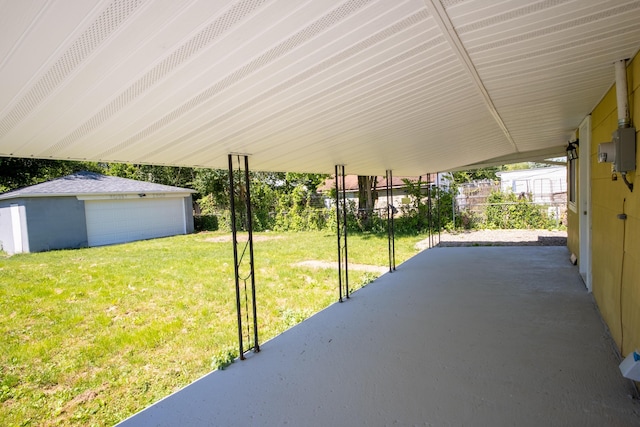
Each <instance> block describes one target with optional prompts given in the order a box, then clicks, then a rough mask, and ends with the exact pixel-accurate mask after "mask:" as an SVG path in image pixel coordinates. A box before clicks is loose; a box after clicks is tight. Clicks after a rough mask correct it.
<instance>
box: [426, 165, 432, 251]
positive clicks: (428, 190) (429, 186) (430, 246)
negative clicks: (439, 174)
mask: <svg viewBox="0 0 640 427" xmlns="http://www.w3.org/2000/svg"><path fill="white" fill-rule="evenodd" d="M427 196H428V197H427V229H428V230H429V248H432V247H433V232H432V227H433V223H432V215H431V174H430V173H428V174H427Z"/></svg>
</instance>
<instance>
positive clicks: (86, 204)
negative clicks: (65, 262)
mask: <svg viewBox="0 0 640 427" xmlns="http://www.w3.org/2000/svg"><path fill="white" fill-rule="evenodd" d="M192 193H195V191H194V190H191V189H187V188H179V187H171V186H168V185H161V184H154V183H150V182H143V181H135V180H132V179H125V178H118V177H113V176H105V175H100V174H97V173H93V172H78V173H75V174H72V175H68V176H65V177H62V178H58V179H55V180H52V181H48V182H45V183H42V184H38V185H33V186H31V187H26V188H22V189H20V190H15V191H11V192H8V193H4V194H0V248H2V250H4V251H5V252H7V253H10V254H13V253H21V252H41V251H47V250H52V249H68V248H81V247H86V246H103V245H111V244H115V243H125V242H132V241H135V240H144V239H152V238H156V237H166V236H173V235H177V234H187V233H191V232H193V210H192V203H191V195H192Z"/></svg>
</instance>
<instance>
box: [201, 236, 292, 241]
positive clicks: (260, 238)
mask: <svg viewBox="0 0 640 427" xmlns="http://www.w3.org/2000/svg"><path fill="white" fill-rule="evenodd" d="M248 239H249V236H248V235H246V234H238V242H246V241H247V240H248ZM278 239H282V236H264V235H257V236H253V241H254V242H265V241H267V240H278ZM232 240H233V236H232V235H231V234H225V235H224V236H217V237H208V238H206V239H204V241H205V242H211V243H225V242H231V241H232Z"/></svg>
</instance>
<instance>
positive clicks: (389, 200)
mask: <svg viewBox="0 0 640 427" xmlns="http://www.w3.org/2000/svg"><path fill="white" fill-rule="evenodd" d="M385 180H386V181H387V189H386V190H387V191H386V194H387V243H388V246H389V273H392V272H393V267H392V265H391V198H390V197H389V186H390V185H391V184H390V182H389V170H387V174H386V176H385Z"/></svg>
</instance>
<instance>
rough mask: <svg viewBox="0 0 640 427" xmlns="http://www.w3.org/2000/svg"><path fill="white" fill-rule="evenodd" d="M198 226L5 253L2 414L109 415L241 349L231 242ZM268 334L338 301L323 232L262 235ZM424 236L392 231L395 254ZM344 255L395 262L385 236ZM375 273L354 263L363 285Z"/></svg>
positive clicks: (262, 326) (54, 421)
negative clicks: (164, 234)
mask: <svg viewBox="0 0 640 427" xmlns="http://www.w3.org/2000/svg"><path fill="white" fill-rule="evenodd" d="M222 236H223V235H222V234H219V233H200V234H192V235H188V236H177V237H171V238H165V239H156V240H149V241H144V242H135V243H130V244H124V245H116V246H109V247H102V248H89V249H79V250H65V251H53V252H47V253H38V254H23V255H15V256H11V257H6V256H1V255H0V296H1V297H0V337H1V338H0V340H1V341H0V348H1V352H0V404H1V406H0V420H2V422H1V423H0V424H2V425H7V426H14V425H112V424H114V423H116V422H118V421H121V420H123V419H124V418H126V417H128V416H129V415H131V414H133V413H135V412H137V411H139V410H141V409H143V408H144V407H146V406H148V405H149V404H151V403H153V402H155V401H157V400H158V399H160V398H162V397H164V396H166V395H167V394H169V393H171V392H173V391H175V390H177V389H178V388H180V387H183V386H184V385H186V384H188V383H190V382H192V381H193V380H195V379H197V378H198V377H200V376H202V375H204V374H206V373H207V372H209V371H211V370H212V369H214V367H215V364H216V355H219V354H220V353H221V352H222V353H224V352H225V351H227V350H229V349H236V348H237V346H238V343H237V324H236V313H235V288H234V280H233V252H232V245H231V243H230V242H228V241H220V240H222V239H220V237H222ZM255 236H256V238H257V240H258V241H256V242H255V243H254V249H255V259H256V283H257V300H258V304H257V309H258V320H259V331H260V340H261V341H265V340H267V339H269V338H271V337H273V336H275V335H277V334H279V333H281V332H282V331H284V330H286V329H287V328H289V327H291V326H293V325H294V324H295V323H297V322H299V321H300V320H302V319H304V318H306V317H308V316H309V315H311V314H313V313H315V312H317V311H318V310H321V309H322V308H324V307H326V306H327V305H329V304H331V303H333V302H335V301H336V300H337V296H338V295H337V294H338V292H337V272H336V271H335V270H331V269H310V268H306V267H293V266H291V264H293V263H296V262H300V261H306V260H321V261H335V259H336V245H337V243H336V238H335V236H334V235H333V234H329V233H326V232H305V233H288V234H286V233H285V234H275V233H256V235H255ZM424 237H425V236H414V237H401V238H398V239H396V260H397V263H398V264H400V262H401V261H403V260H406V259H408V258H409V257H411V256H413V255H414V254H415V253H416V250H415V249H414V247H413V245H414V244H415V243H416V242H417V241H419V240H421V239H422V238H424ZM349 262H350V263H360V264H373V265H381V266H385V265H388V253H387V240H386V236H380V237H376V236H370V235H360V236H358V235H354V236H350V238H349ZM371 279H372V274H371V273H363V272H357V271H351V272H350V274H349V281H350V283H351V284H352V288H357V287H359V286H361V285H362V284H363V283H366V282H367V281H370V280H371Z"/></svg>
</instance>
